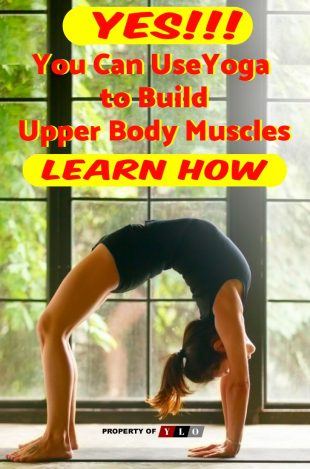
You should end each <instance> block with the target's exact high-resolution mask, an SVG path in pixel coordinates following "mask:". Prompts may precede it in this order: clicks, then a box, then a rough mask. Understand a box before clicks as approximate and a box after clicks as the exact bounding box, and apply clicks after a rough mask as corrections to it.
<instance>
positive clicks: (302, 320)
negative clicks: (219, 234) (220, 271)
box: [266, 0, 310, 405]
mask: <svg viewBox="0 0 310 469" xmlns="http://www.w3.org/2000/svg"><path fill="white" fill-rule="evenodd" d="M268 8H269V10H270V11H269V12H268V38H269V40H268V48H269V52H268V54H269V57H270V58H271V59H272V61H273V74H272V75H271V77H270V80H269V88H268V119H269V120H270V121H272V122H280V121H286V122H289V123H290V124H291V125H292V127H293V139H292V140H291V141H290V142H286V144H279V143H277V144H270V145H269V148H268V151H269V152H270V153H278V154H280V155H282V156H283V157H284V158H285V160H286V162H287V165H288V170H289V172H288V177H287V179H286V181H285V183H284V184H282V185H281V186H279V187H278V188H275V189H270V190H269V191H268V203H267V215H268V216H267V226H268V230H267V233H268V244H267V259H268V261H267V267H268V268H267V286H268V288H267V298H268V309H267V326H268V327H267V332H268V335H267V339H268V340H267V381H266V382H267V396H266V397H267V402H269V403H270V404H272V403H283V404H292V403H293V404H298V403H299V404H303V405H305V404H306V403H308V404H309V400H310V391H309V377H310V365H309V363H308V360H307V354H306V342H307V336H308V334H307V331H308V330H309V327H310V281H309V278H308V277H309V276H308V272H307V271H308V269H309V265H310V242H309V230H310V192H309V184H308V171H307V168H308V162H307V160H308V150H309V143H310V140H309V135H308V128H309V123H310V108H309V99H310V93H309V86H308V81H309V71H310V66H309V64H310V36H309V31H310V29H309V26H310V6H309V2H307V1H302V0H301V1H295V2H289V1H281V2H280V1H276V0H269V4H268ZM292 38H293V39H292ZM292 41H293V43H292Z"/></svg>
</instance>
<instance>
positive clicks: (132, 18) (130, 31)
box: [124, 11, 154, 39]
mask: <svg viewBox="0 0 310 469" xmlns="http://www.w3.org/2000/svg"><path fill="white" fill-rule="evenodd" d="M153 16H154V15H153V13H152V12H147V11H146V12H140V13H130V14H129V15H128V20H127V23H126V26H125V29H124V36H125V37H128V39H139V38H140V37H147V33H145V32H142V31H141V32H137V31H136V30H137V29H146V28H148V24H147V23H139V20H140V18H150V17H153Z"/></svg>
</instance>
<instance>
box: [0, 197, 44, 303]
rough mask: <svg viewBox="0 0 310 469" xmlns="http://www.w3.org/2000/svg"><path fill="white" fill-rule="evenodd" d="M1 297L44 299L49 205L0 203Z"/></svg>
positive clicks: (38, 203)
mask: <svg viewBox="0 0 310 469" xmlns="http://www.w3.org/2000/svg"><path fill="white" fill-rule="evenodd" d="M0 230H1V231H0V265H1V266H2V274H1V283H0V298H1V297H2V298H14V299H15V298H16V299H19V298H26V299H30V298H32V299H41V298H42V299H43V298H45V284H46V248H45V244H46V204H45V203H43V202H18V203H17V202H0Z"/></svg>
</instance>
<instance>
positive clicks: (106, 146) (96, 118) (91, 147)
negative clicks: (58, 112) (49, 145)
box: [73, 101, 147, 154]
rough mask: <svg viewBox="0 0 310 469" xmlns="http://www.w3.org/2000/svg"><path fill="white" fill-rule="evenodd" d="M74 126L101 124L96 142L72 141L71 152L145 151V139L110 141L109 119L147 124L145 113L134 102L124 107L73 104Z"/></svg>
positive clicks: (86, 103) (133, 123)
mask: <svg viewBox="0 0 310 469" xmlns="http://www.w3.org/2000/svg"><path fill="white" fill-rule="evenodd" d="M73 112H74V114H73V116H74V123H73V125H74V126H77V125H87V126H89V125H94V126H98V125H100V126H101V132H100V133H99V139H98V141H97V142H92V141H89V142H78V141H74V142H73V153H138V154H139V153H146V152H147V143H146V140H141V141H138V142H134V141H131V140H129V139H124V140H121V141H112V142H111V141H110V138H109V128H110V126H109V121H110V120H123V121H126V122H127V124H128V126H131V125H141V126H146V125H147V113H146V112H145V110H144V109H139V108H138V106H137V105H136V103H133V104H132V106H131V107H129V108H126V109H115V108H111V109H106V108H104V107H103V106H102V104H101V103H94V102H91V101H90V102H80V103H75V104H74V106H73Z"/></svg>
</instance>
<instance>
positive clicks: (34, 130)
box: [19, 120, 40, 142]
mask: <svg viewBox="0 0 310 469" xmlns="http://www.w3.org/2000/svg"><path fill="white" fill-rule="evenodd" d="M27 127H28V121H27V120H21V121H19V136H20V138H22V139H23V140H25V141H26V142H30V141H31V140H36V139H37V138H38V136H39V130H40V122H39V121H38V120H33V121H32V122H31V133H30V135H27V133H26V132H27V130H28V128H27Z"/></svg>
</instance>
